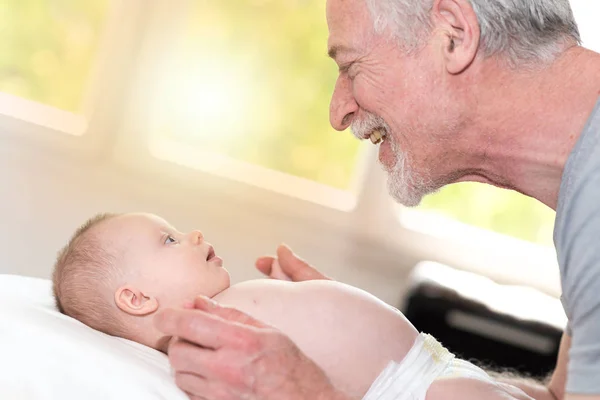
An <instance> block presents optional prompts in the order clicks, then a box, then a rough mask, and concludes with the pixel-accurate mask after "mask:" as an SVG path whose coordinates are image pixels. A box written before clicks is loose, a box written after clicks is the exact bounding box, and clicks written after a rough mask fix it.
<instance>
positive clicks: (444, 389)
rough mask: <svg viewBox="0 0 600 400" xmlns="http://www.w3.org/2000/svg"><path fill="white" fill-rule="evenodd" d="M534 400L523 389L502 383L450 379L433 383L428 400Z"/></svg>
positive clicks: (470, 379)
mask: <svg viewBox="0 0 600 400" xmlns="http://www.w3.org/2000/svg"><path fill="white" fill-rule="evenodd" d="M481 399H486V400H488V399H489V400H533V398H532V397H529V396H528V395H527V394H525V392H523V391H522V390H521V389H518V388H516V387H514V386H511V385H508V384H505V383H500V382H494V383H492V382H486V381H483V380H479V379H472V378H449V379H442V380H438V381H435V382H433V384H432V385H431V387H430V388H429V390H428V391H427V397H426V400H481Z"/></svg>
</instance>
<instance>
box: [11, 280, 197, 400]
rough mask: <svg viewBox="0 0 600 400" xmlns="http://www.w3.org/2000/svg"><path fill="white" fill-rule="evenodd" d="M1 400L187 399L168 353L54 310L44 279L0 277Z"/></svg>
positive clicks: (49, 288)
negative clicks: (171, 365) (174, 372)
mask: <svg viewBox="0 0 600 400" xmlns="http://www.w3.org/2000/svg"><path fill="white" fill-rule="evenodd" d="M0 399H3V400H4V399H6V400H13V399H14V400H17V399H18V400H42V399H43V400H54V399H57V400H58V399H60V400H69V399H78V400H79V399H86V400H87V399H89V400H95V399H103V400H111V399H119V400H121V399H131V400H135V399H144V400H158V399H169V400H180V399H181V400H184V399H187V396H186V395H185V393H183V392H182V391H181V390H179V388H178V387H177V386H176V385H175V383H174V380H173V377H172V375H171V369H170V366H169V363H168V360H167V357H166V356H165V355H164V354H162V353H160V352H158V351H156V350H153V349H151V348H148V347H146V346H142V345H140V344H138V343H134V342H131V341H128V340H125V339H119V338H115V337H112V336H109V335H106V334H103V333H101V332H98V331H95V330H93V329H91V328H89V327H87V326H85V325H83V324H81V323H79V322H78V321H75V320H74V319H72V318H69V317H66V316H64V315H62V314H60V313H59V312H58V311H57V310H56V308H55V306H54V301H53V298H52V294H51V283H50V281H48V280H44V279H36V278H28V277H21V276H14V275H0Z"/></svg>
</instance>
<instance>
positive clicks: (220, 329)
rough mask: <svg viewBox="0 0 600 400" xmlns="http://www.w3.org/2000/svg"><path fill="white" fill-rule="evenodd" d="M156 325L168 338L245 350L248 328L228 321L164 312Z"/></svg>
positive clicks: (191, 313)
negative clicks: (175, 337) (241, 347)
mask: <svg viewBox="0 0 600 400" xmlns="http://www.w3.org/2000/svg"><path fill="white" fill-rule="evenodd" d="M154 325H155V326H156V328H157V329H158V330H159V331H161V332H163V333H164V334H165V335H169V336H177V337H179V338H181V339H184V340H187V341H188V342H191V343H195V344H198V345H200V346H203V347H208V348H212V349H218V348H221V347H223V346H235V347H239V346H243V345H244V344H245V342H244V340H243V339H244V336H245V335H244V334H245V333H246V332H245V331H246V330H248V329H249V327H248V326H245V325H242V324H240V323H235V322H232V321H227V320H225V319H223V318H221V317H219V316H217V315H213V314H209V313H207V312H204V311H201V310H187V309H172V308H169V309H165V310H163V311H160V312H159V313H157V315H156V317H154Z"/></svg>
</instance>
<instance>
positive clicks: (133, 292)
mask: <svg viewBox="0 0 600 400" xmlns="http://www.w3.org/2000/svg"><path fill="white" fill-rule="evenodd" d="M115 303H116V304H117V307H119V308H120V309H121V311H124V312H126V313H127V314H130V315H139V316H143V315H148V314H152V313H153V312H155V311H156V310H157V309H158V300H156V298H155V297H151V296H146V295H144V293H142V291H141V290H139V289H138V288H136V287H135V286H132V285H124V286H121V287H120V288H118V289H117V290H116V291H115Z"/></svg>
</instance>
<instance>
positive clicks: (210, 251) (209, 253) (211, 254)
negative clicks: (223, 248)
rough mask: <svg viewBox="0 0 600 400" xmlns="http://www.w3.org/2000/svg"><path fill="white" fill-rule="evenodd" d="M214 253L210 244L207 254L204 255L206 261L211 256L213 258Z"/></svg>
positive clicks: (210, 258)
mask: <svg viewBox="0 0 600 400" xmlns="http://www.w3.org/2000/svg"><path fill="white" fill-rule="evenodd" d="M215 256H216V254H215V249H213V247H212V246H210V247H209V248H208V254H207V255H206V261H210V260H212V259H213V258H215Z"/></svg>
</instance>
